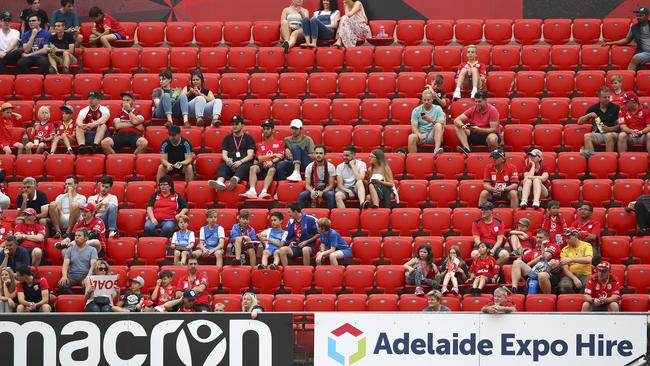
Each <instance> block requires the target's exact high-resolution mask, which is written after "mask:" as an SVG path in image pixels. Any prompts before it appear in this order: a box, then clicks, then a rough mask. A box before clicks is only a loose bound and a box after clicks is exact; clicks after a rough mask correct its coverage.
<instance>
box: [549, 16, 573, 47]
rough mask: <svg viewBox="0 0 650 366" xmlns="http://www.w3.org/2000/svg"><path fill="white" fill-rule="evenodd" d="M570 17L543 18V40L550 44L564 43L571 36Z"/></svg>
mask: <svg viewBox="0 0 650 366" xmlns="http://www.w3.org/2000/svg"><path fill="white" fill-rule="evenodd" d="M571 23H572V22H571V19H545V20H544V42H546V43H548V44H552V45H558V44H565V43H567V42H569V39H570V38H571Z"/></svg>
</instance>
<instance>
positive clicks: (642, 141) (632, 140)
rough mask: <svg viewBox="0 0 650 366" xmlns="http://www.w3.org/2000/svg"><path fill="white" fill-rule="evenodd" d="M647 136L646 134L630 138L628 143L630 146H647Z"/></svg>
mask: <svg viewBox="0 0 650 366" xmlns="http://www.w3.org/2000/svg"><path fill="white" fill-rule="evenodd" d="M646 136H647V135H646V134H643V135H641V136H639V137H632V136H629V137H628V139H627V142H628V143H630V144H645V141H646V138H647V137H646Z"/></svg>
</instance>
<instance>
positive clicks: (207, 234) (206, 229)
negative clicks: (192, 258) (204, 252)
mask: <svg viewBox="0 0 650 366" xmlns="http://www.w3.org/2000/svg"><path fill="white" fill-rule="evenodd" d="M225 238H226V235H225V232H224V230H223V226H219V225H215V227H214V229H210V226H209V225H205V226H203V227H202V228H201V232H200V233H199V241H200V242H203V243H204V245H205V247H206V248H207V249H210V250H212V249H214V248H216V247H217V246H219V241H220V240H222V239H225Z"/></svg>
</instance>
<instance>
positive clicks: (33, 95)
mask: <svg viewBox="0 0 650 366" xmlns="http://www.w3.org/2000/svg"><path fill="white" fill-rule="evenodd" d="M44 79H45V78H44V77H43V75H29V74H28V75H16V79H15V80H16V81H15V90H14V92H15V94H16V98H18V99H32V100H36V99H39V98H40V97H41V94H42V93H43V80H44Z"/></svg>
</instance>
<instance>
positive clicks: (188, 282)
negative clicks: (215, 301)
mask: <svg viewBox="0 0 650 366" xmlns="http://www.w3.org/2000/svg"><path fill="white" fill-rule="evenodd" d="M187 267H188V270H187V275H186V276H183V277H181V278H180V280H179V281H178V286H177V289H176V298H182V297H183V293H184V292H185V291H188V290H192V291H194V292H195V294H196V297H195V301H194V311H196V312H203V311H210V300H211V299H210V292H209V291H208V276H207V275H205V274H204V273H203V272H201V271H199V270H198V268H199V260H198V259H197V258H196V257H194V256H191V257H189V258H188V259H187Z"/></svg>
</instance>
